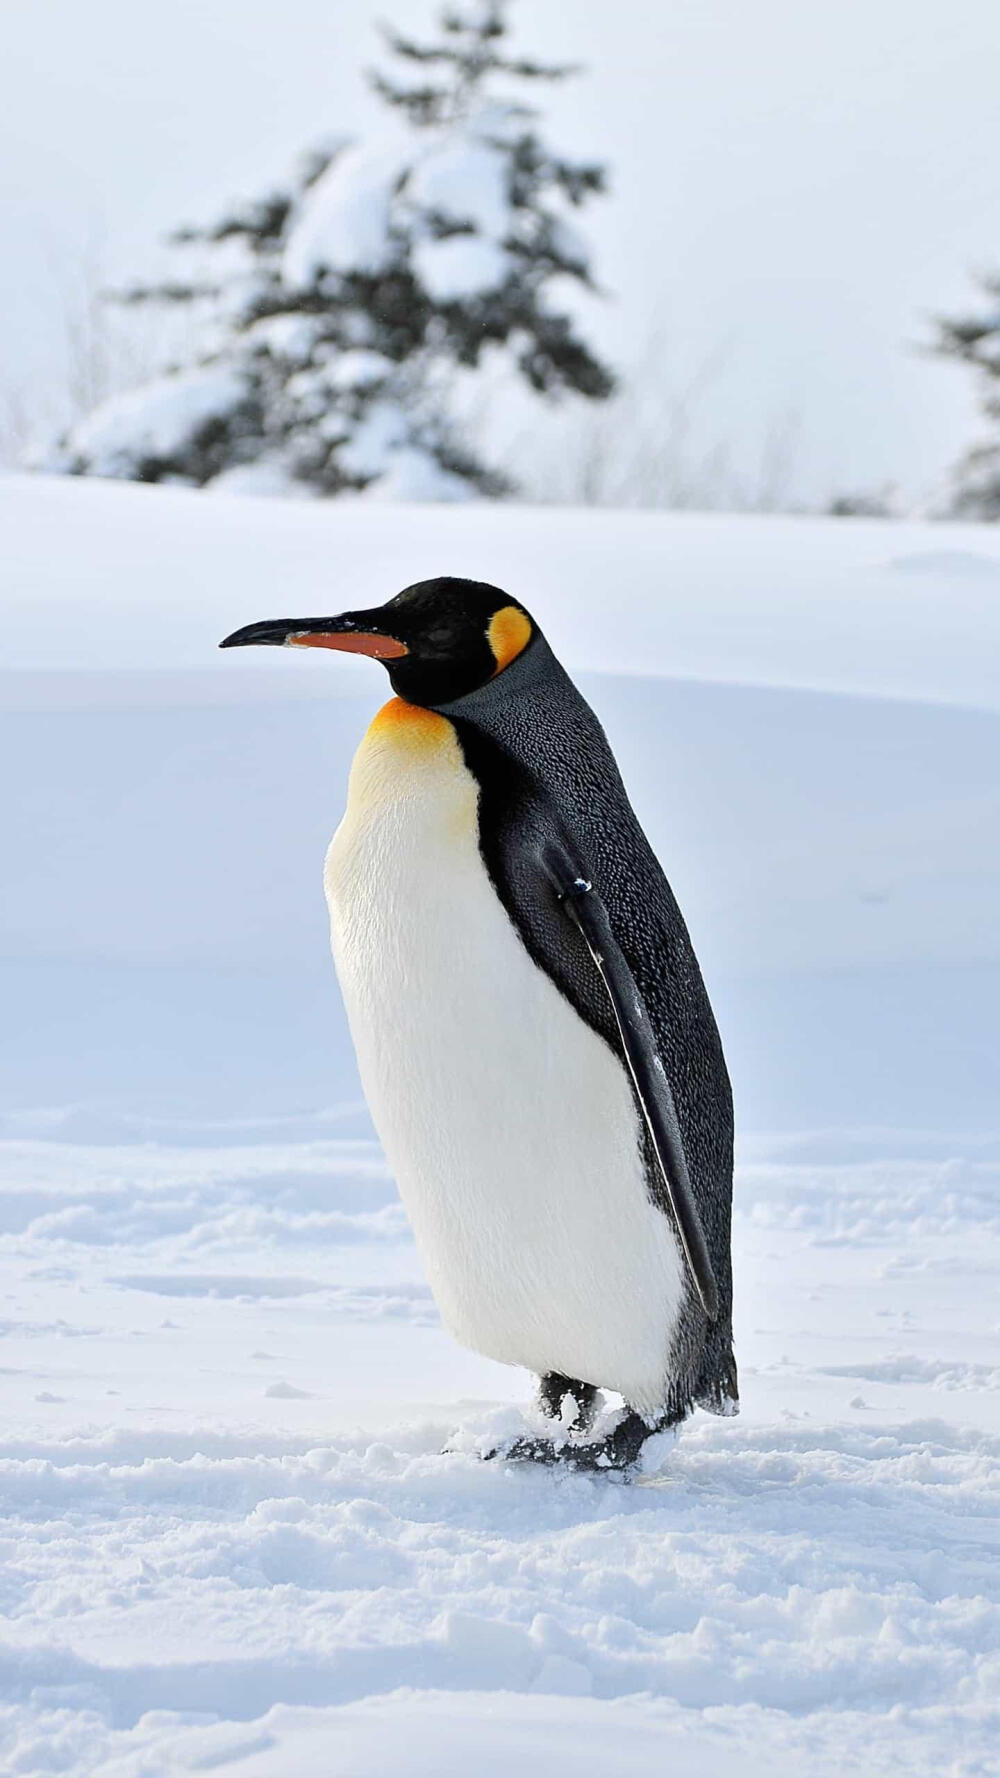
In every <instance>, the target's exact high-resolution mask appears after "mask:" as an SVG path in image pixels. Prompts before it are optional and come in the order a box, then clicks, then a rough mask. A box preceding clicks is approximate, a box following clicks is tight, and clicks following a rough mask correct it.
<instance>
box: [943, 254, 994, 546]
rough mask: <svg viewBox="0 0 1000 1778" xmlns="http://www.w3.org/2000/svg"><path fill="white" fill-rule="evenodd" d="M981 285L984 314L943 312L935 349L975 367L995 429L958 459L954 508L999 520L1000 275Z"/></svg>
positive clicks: (981, 400)
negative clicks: (951, 313)
mask: <svg viewBox="0 0 1000 1778" xmlns="http://www.w3.org/2000/svg"><path fill="white" fill-rule="evenodd" d="M979 286H980V289H981V290H982V293H983V297H984V299H985V304H986V306H985V308H984V309H983V310H982V311H981V312H980V313H979V314H978V315H960V316H956V317H952V318H950V319H949V318H946V317H940V318H939V319H938V322H937V336H936V338H935V340H934V341H933V343H932V346H931V350H932V351H933V352H935V353H936V354H937V355H938V356H939V357H942V358H955V359H957V360H958V361H959V363H960V364H967V365H968V366H969V367H970V369H971V370H972V371H973V373H974V376H975V379H976V386H977V389H978V392H979V406H980V411H981V412H982V413H983V415H984V416H985V418H986V420H987V421H988V423H989V426H990V428H991V431H992V434H993V436H992V437H990V438H985V439H984V440H983V441H982V443H980V444H977V445H974V446H973V448H972V449H971V450H970V451H968V452H966V455H965V456H964V457H963V458H962V460H961V462H960V463H958V464H957V466H956V468H955V471H954V487H955V492H954V497H953V502H952V504H953V510H954V511H955V512H956V513H960V514H962V515H963V516H964V517H967V518H973V519H988V520H990V521H992V522H993V523H996V522H997V521H998V520H1000V274H993V275H991V276H986V277H982V278H980V279H979Z"/></svg>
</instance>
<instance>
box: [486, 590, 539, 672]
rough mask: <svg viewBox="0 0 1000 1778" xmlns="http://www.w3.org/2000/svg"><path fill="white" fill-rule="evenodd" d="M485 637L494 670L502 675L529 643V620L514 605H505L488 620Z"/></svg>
mask: <svg viewBox="0 0 1000 1778" xmlns="http://www.w3.org/2000/svg"><path fill="white" fill-rule="evenodd" d="M486 636H487V640H488V642H489V645H490V647H491V648H492V650H493V658H494V660H495V661H496V664H497V666H496V670H497V672H498V673H502V672H503V670H504V668H505V667H509V666H510V663H511V661H515V660H516V659H517V657H518V655H519V654H520V653H521V652H522V650H523V649H525V648H527V646H528V643H529V642H530V641H531V619H530V618H527V617H525V615H524V612H523V611H518V609H517V606H516V605H505V606H504V607H503V609H502V610H501V611H496V612H494V614H493V616H492V617H491V618H490V627H489V629H488V630H487V632H486Z"/></svg>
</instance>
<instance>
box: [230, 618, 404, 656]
mask: <svg viewBox="0 0 1000 1778" xmlns="http://www.w3.org/2000/svg"><path fill="white" fill-rule="evenodd" d="M379 615H380V614H379V613H378V612H377V611H348V612H345V613H344V615H343V616H342V617H272V618H267V619H265V621H264V622H263V623H259V624H244V626H243V628H242V630H234V631H233V633H232V635H231V636H227V637H226V638H225V639H224V641H222V642H220V643H219V647H220V648H251V647H255V646H262V647H267V648H336V649H339V650H340V652H341V653H342V654H367V655H370V656H371V658H372V660H376V661H397V660H400V659H401V658H402V656H403V655H404V654H409V652H410V651H409V649H408V648H407V646H406V643H405V642H399V641H397V639H396V637H395V636H386V635H385V634H384V633H383V632H382V631H381V630H376V629H373V628H372V624H371V620H372V619H373V618H377V617H378V616H379Z"/></svg>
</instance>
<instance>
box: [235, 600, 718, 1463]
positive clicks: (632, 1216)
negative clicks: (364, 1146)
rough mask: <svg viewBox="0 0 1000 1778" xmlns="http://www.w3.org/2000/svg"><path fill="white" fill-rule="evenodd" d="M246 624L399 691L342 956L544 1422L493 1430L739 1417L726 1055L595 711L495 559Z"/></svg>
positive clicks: (378, 1072) (445, 1288)
mask: <svg viewBox="0 0 1000 1778" xmlns="http://www.w3.org/2000/svg"><path fill="white" fill-rule="evenodd" d="M257 643H263V644H270V645H272V646H283V647H296V648H301V647H305V648H330V649H340V650H344V651H346V652H349V653H352V654H365V655H370V656H371V657H372V658H374V659H375V660H378V661H381V662H382V663H383V664H384V666H385V667H386V668H387V670H388V674H389V679H390V682H391V685H392V689H393V692H394V693H395V695H394V696H393V697H392V698H391V699H390V700H389V702H388V703H387V704H385V705H384V706H383V708H382V709H381V710H380V711H379V712H378V714H377V716H376V717H375V719H374V721H373V722H372V724H371V726H370V728H369V729H368V732H367V734H366V735H365V737H364V739H363V741H362V742H361V746H360V747H359V749H358V752H357V754H356V756H355V759H354V763H353V765H352V768H351V774H350V784H349V791H348V800H347V809H346V812H345V814H344V818H343V820H342V822H341V824H340V826H339V828H338V829H337V832H336V834H335V835H334V838H333V841H332V843H331V845H330V849H329V852H328V854H327V860H326V870H325V887H326V896H327V901H328V904H329V910H330V925H331V934H332V946H333V955H334V960H335V963H336V967H337V973H338V976H339V979H340V985H341V990H342V993H343V997H344V1002H345V1005H346V1009H347V1015H348V1020H349V1023H350V1028H351V1035H352V1038H353V1041H354V1046H355V1049H356V1052H357V1058H358V1065H359V1070H360V1075H361V1081H362V1085H363V1087H364V1091H365V1095H366V1097H367V1100H368V1104H369V1108H370V1110H371V1114H372V1118H373V1121H374V1124H375V1128H376V1130H377V1132H378V1135H379V1138H380V1140H381V1142H382V1145H383V1147H384V1149H385V1153H386V1156H387V1159H388V1161H389V1165H390V1167H391V1168H392V1170H393V1173H394V1174H395V1177H396V1181H397V1184H398V1187H399V1191H400V1194H401V1197H402V1200H403V1203H404V1206H405V1208H406V1211H407V1214H408V1216H409V1219H410V1221H411V1224H412V1226H413V1231H414V1235H415V1237H416V1242H417V1246H418V1249H419V1252H420V1256H421V1259H422V1262H423V1265H424V1267H425V1269H426V1273H427V1277H428V1281H429V1283H430V1286H431V1289H432V1291H433V1294H434V1297H435V1300H436V1302H437V1305H438V1307H439V1309H440V1312H441V1316H442V1319H443V1321H444V1322H445V1324H446V1326H447V1327H448V1328H449V1329H450V1331H451V1332H452V1334H453V1335H454V1336H455V1338H456V1339H458V1340H459V1341H460V1342H462V1343H463V1344H464V1345H467V1346H470V1347H472V1348H473V1349H474V1350H475V1351H477V1352H481V1353H484V1354H485V1355H486V1356H487V1357H489V1358H494V1359H499V1360H500V1361H501V1362H503V1363H506V1364H512V1365H521V1366H524V1367H526V1368H527V1369H528V1370H530V1371H533V1372H534V1373H535V1375H536V1376H537V1377H538V1378H539V1382H540V1397H539V1400H540V1405H541V1407H542V1409H543V1411H544V1413H545V1414H547V1415H548V1416H550V1417H551V1418H552V1420H553V1421H554V1422H555V1425H554V1429H553V1432H554V1435H553V1437H552V1438H551V1439H544V1438H540V1437H537V1438H536V1437H528V1436H525V1437H523V1438H521V1439H518V1440H516V1441H514V1442H513V1443H512V1444H510V1445H509V1446H507V1447H506V1448H505V1449H504V1450H503V1452H502V1454H503V1455H505V1456H510V1457H525V1458H532V1459H536V1460H541V1461H547V1462H553V1461H556V1460H558V1459H563V1460H567V1461H569V1462H570V1463H572V1464H573V1465H574V1466H576V1467H595V1468H607V1467H612V1468H618V1469H623V1470H627V1469H628V1468H629V1467H630V1466H632V1465H633V1464H634V1463H635V1461H636V1459H637V1458H638V1455H639V1452H640V1450H641V1447H642V1444H643V1442H644V1441H645V1439H646V1438H647V1437H649V1435H650V1433H651V1432H653V1431H655V1430H660V1429H662V1428H664V1427H667V1426H671V1425H674V1424H675V1423H677V1422H678V1421H680V1420H682V1419H683V1418H684V1417H685V1416H686V1415H687V1414H688V1413H690V1411H691V1409H692V1408H693V1407H694V1406H695V1405H699V1406H701V1407H704V1408H708V1409H709V1410H710V1411H712V1412H714V1413H723V1414H725V1413H735V1412H736V1411H737V1406H738V1391H737V1380H736V1367H735V1363H734V1359H733V1352H732V1275H731V1263H730V1210H731V1198H732V1147H733V1116H732V1097H731V1093H730V1086H729V1078H728V1075H727V1072H726V1065H725V1060H724V1058H723V1053H722V1046H721V1043H720V1039H719V1034H718V1030H717V1027H716V1023H715V1019H714V1017H713V1014H712V1009H711V1006H710V1004H709V999H708V995H707V993H706V990H705V985H704V982H703V980H702V976H701V972H700V970H699V967H698V963H697V960H696V958H695V955H694V951H693V949H692V946H691V941H690V938H689V936H688V932H687V928H686V926H685V924H684V921H683V919H682V917H681V914H680V910H679V908H678V906H677V903H676V901H675V899H674V896H673V894H672V892H671V889H670V886H669V884H668V883H667V881H666V878H665V877H664V874H663V872H662V870H661V868H660V866H659V864H658V862H657V860H656V858H655V856H654V854H653V852H652V849H651V847H650V845H649V842H648V841H647V839H646V836H645V834H644V832H643V830H642V828H641V827H640V825H639V822H638V820H637V818H636V815H635V813H634V812H633V809H632V807H631V804H630V803H629V800H628V797H627V795H626V792H625V787H624V785H623V783H622V780H621V777H620V774H619V772H618V768H617V766H616V763H615V759H614V756H613V754H612V752H611V749H610V746H609V744H608V741H607V739H606V737H605V734H604V731H603V729H602V728H601V725H600V723H599V722H598V720H597V717H596V716H595V715H594V712H593V711H592V710H591V709H590V707H589V705H588V704H587V703H586V702H585V700H584V698H583V697H582V696H581V694H580V692H579V691H578V690H577V689H576V687H575V686H574V684H573V683H572V681H571V680H570V678H569V677H568V675H567V674H566V673H565V672H564V670H563V668H562V667H561V666H560V664H559V662H558V661H557V659H556V657H555V655H554V654H553V653H552V650H551V649H550V648H549V646H548V644H547V642H546V640H545V637H544V636H543V634H542V632H541V630H540V629H539V628H538V625H537V624H536V623H535V622H534V620H533V619H532V617H531V616H530V614H529V613H528V611H526V610H525V608H524V606H523V605H522V604H521V603H520V602H519V601H518V600H517V599H515V598H511V597H509V596H508V595H507V594H506V593H503V592H501V591H500V590H499V588H497V587H494V586H489V585H486V584H484V583H482V582H478V581H469V580H459V579H454V578H451V577H443V578H440V579H436V580H425V581H420V582H418V583H417V584H416V585H414V586H409V587H406V588H405V589H404V590H403V592H401V593H398V594H397V595H396V597H395V598H393V599H390V600H389V602H388V603H387V604H386V605H383V606H379V607H378V608H376V609H373V610H368V611H350V612H346V613H343V614H342V615H340V616H338V617H319V618H279V619H274V620H269V621H267V622H263V623H253V624H248V625H247V626H246V627H245V628H243V629H240V630H237V631H235V633H234V634H233V635H231V636H227V637H226V639H225V641H224V642H223V643H222V644H221V646H222V647H223V648H237V647H244V646H247V645H251V644H257ZM605 1389H606V1390H611V1391H614V1392H615V1393H617V1394H618V1395H620V1396H621V1397H622V1398H623V1400H624V1403H625V1407H624V1409H623V1410H621V1411H620V1413H619V1414H618V1415H617V1417H615V1416H610V1419H611V1430H610V1431H609V1432H607V1434H606V1435H605V1436H604V1437H602V1438H599V1439H598V1438H596V1437H594V1436H592V1434H591V1425H592V1421H593V1417H594V1412H595V1404H596V1403H597V1402H598V1401H599V1400H600V1397H599V1394H598V1391H599V1390H605ZM491 1454H501V1453H491Z"/></svg>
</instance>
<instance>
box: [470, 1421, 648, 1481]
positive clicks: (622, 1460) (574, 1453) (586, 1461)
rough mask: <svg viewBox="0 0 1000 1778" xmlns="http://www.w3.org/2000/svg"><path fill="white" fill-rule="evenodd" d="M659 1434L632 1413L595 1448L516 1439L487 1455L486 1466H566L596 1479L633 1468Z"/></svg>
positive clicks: (543, 1439) (539, 1440)
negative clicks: (498, 1461)
mask: <svg viewBox="0 0 1000 1778" xmlns="http://www.w3.org/2000/svg"><path fill="white" fill-rule="evenodd" d="M659 1430H660V1428H659V1427H658V1426H650V1425H649V1424H648V1423H647V1422H646V1421H645V1420H644V1419H643V1418H642V1415H641V1414H636V1413H634V1412H632V1411H631V1410H629V1412H628V1413H626V1414H624V1415H623V1417H622V1418H621V1419H620V1420H619V1422H618V1424H617V1426H615V1427H613V1428H612V1430H611V1431H610V1432H609V1434H608V1436H607V1438H604V1439H598V1440H596V1441H595V1442H594V1443H593V1444H588V1445H578V1444H574V1443H572V1442H571V1441H570V1440H569V1439H566V1440H565V1441H560V1442H558V1443H557V1442H556V1441H555V1440H553V1439H546V1438H516V1439H515V1440H514V1442H513V1443H512V1444H510V1445H497V1446H496V1448H495V1449H494V1450H492V1451H487V1452H485V1453H484V1457H485V1461H486V1462H490V1461H491V1460H492V1459H494V1458H497V1457H499V1458H502V1459H503V1460H504V1462H507V1463H544V1464H546V1465H549V1466H554V1465H555V1464H564V1465H565V1466H566V1468H567V1469H575V1470H582V1471H585V1472H589V1473H590V1474H593V1475H600V1474H602V1473H603V1474H607V1472H608V1471H609V1470H615V1471H618V1472H619V1473H621V1472H623V1471H625V1470H629V1469H631V1468H632V1467H633V1465H634V1464H635V1463H636V1462H637V1460H638V1457H639V1453H640V1451H641V1450H642V1447H643V1445H644V1444H645V1442H646V1440H647V1439H648V1438H651V1437H652V1435H653V1433H654V1432H658V1431H659Z"/></svg>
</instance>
